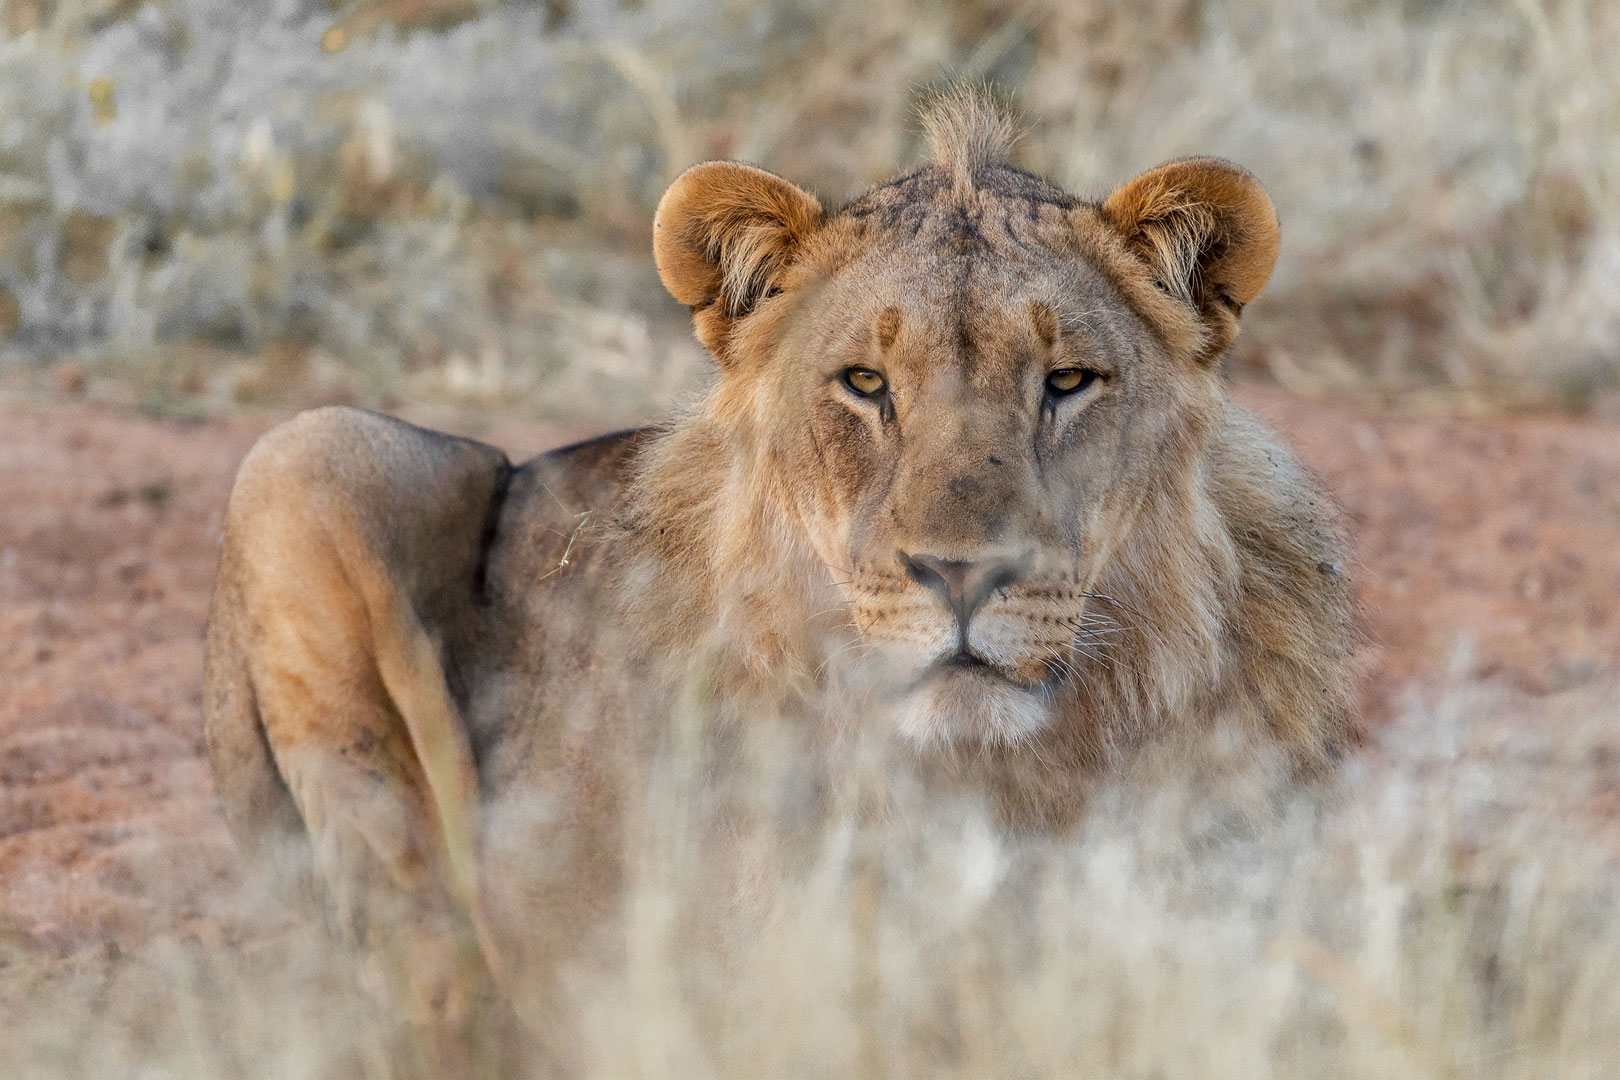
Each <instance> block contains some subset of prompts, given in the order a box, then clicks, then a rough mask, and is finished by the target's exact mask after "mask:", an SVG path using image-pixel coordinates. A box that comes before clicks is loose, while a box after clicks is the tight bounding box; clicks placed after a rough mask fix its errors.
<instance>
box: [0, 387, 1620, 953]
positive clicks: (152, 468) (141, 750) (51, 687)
mask: <svg viewBox="0 0 1620 1080" xmlns="http://www.w3.org/2000/svg"><path fill="white" fill-rule="evenodd" d="M1242 397H1243V398H1244V400H1246V401H1247V402H1248V403H1249V404H1250V405H1251V406H1252V407H1253V408H1255V409H1256V410H1257V411H1259V412H1260V414H1261V415H1262V416H1263V417H1265V418H1266V419H1267V420H1268V421H1270V422H1271V423H1273V424H1275V425H1276V426H1277V427H1279V428H1281V429H1282V430H1283V432H1284V433H1285V434H1286V435H1287V437H1288V438H1289V440H1290V441H1291V442H1292V443H1293V445H1294V446H1295V447H1297V449H1298V450H1299V452H1300V454H1301V456H1302V457H1303V458H1304V460H1305V461H1306V462H1307V463H1308V464H1309V465H1310V466H1311V467H1312V468H1313V469H1314V470H1316V471H1317V472H1318V473H1319V474H1320V475H1321V476H1323V477H1324V478H1325V479H1326V480H1327V482H1328V484H1329V485H1330V486H1331V487H1332V489H1333V490H1334V491H1335V492H1336V493H1337V495H1338V497H1339V499H1340V501H1341V502H1342V503H1343V504H1344V506H1345V508H1346V511H1347V514H1348V517H1349V521H1350V525H1351V529H1352V531H1353V533H1354V535H1355V537H1356V552H1357V560H1358V563H1359V566H1358V568H1357V575H1358V577H1359V580H1360V583H1361V588H1362V595H1363V597H1364V599H1365V604H1366V608H1367V622H1368V628H1369V631H1370V633H1371V636H1372V637H1373V639H1374V640H1375V642H1376V643H1377V644H1376V647H1375V648H1374V650H1373V651H1372V656H1371V667H1372V671H1371V674H1370V676H1369V680H1368V690H1367V705H1368V712H1369V715H1371V716H1373V717H1377V716H1380V715H1383V714H1386V713H1387V711H1388V709H1389V708H1390V707H1391V703H1392V701H1393V700H1394V696H1395V695H1396V694H1398V693H1399V692H1401V691H1402V690H1403V689H1404V688H1405V687H1407V686H1409V685H1411V684H1413V683H1414V682H1416V681H1421V680H1425V679H1433V678H1436V677H1439V676H1441V675H1443V674H1450V675H1455V674H1471V675H1477V676H1482V677H1486V678H1491V679H1496V680H1499V681H1501V682H1503V683H1505V684H1507V685H1509V686H1512V687H1514V688H1516V689H1517V690H1519V691H1522V692H1524V693H1527V694H1532V695H1533V694H1545V693H1548V692H1551V691H1557V690H1560V689H1563V688H1565V687H1568V686H1571V685H1574V684H1575V683H1578V682H1580V681H1582V680H1584V679H1587V678H1589V677H1590V676H1591V675H1592V674H1594V673H1595V672H1597V671H1599V670H1602V669H1606V668H1611V667H1612V666H1613V665H1614V662H1615V660H1616V659H1617V658H1620V428H1617V427H1615V426H1613V425H1608V426H1604V425H1599V424H1593V423H1583V422H1579V421H1574V420H1566V419H1493V420H1489V421H1485V420H1467V419H1449V418H1448V419H1424V418H1414V417H1405V416H1394V415H1384V414H1380V413H1376V412H1371V411H1364V410H1360V409H1356V408H1350V407H1345V406H1342V405H1323V404H1317V403H1313V402H1310V401H1306V400H1304V399H1301V398H1298V397H1295V396H1292V395H1289V394H1287V393H1284V392H1281V391H1276V390H1260V389H1248V390H1245V391H1244V392H1243V393H1242ZM267 423H268V421H267V420H249V419H240V418H238V419H227V420H215V421H209V422H207V423H203V424H196V423H177V422H165V421H159V420H152V419H146V418H142V417H139V416H135V415H131V414H129V413H126V412H117V411H107V410H103V409H98V408H95V407H91V406H84V405H67V406H62V405H53V406H45V405H39V404H15V403H13V404H9V405H0V945H3V944H4V943H5V941H6V940H7V939H8V938H9V939H11V940H12V941H13V942H18V941H21V942H25V943H27V944H28V945H29V946H30V947H32V948H35V949H44V950H46V951H49V952H55V953H58V954H60V953H66V952H71V951H75V950H77V949H79V948H81V947H83V946H85V945H88V944H92V943H97V942H100V943H102V946H103V947H104V948H105V947H108V946H106V945H105V943H107V942H126V943H127V942H129V941H132V940H134V939H137V938H139V937H140V936H143V935H145V934H148V933H150V932H151V930H152V929H153V928H156V927H179V926H185V925H187V924H190V923H192V922H194V921H196V920H197V917H198V916H199V915H200V913H201V911H202V906H203V898H204V897H205V895H206V894H207V893H208V891H209V890H210V889H212V888H214V887H215V886H216V885H217V884H219V883H220V882H222V881H225V880H228V879H229V878H230V877H231V876H232V875H233V874H234V873H235V872H236V867H235V856H234V853H233V849H232V847H231V843H230V840H229V838H228V836H227V835H226V833H225V830H224V827H223V825H222V823H221V822H220V819H219V817H218V815H217V813H216V811H215V809H214V804H213V794H212V791H211V788H210V783H209V777H208V771H207V767H206V764H205V763H204V760H203V757H202V754H203V748H202V735H201V719H200V712H199V710H200V697H201V695H200V685H199V684H200V681H201V669H202V627H203V618H204V615H205V612H206V607H207V602H208V593H209V588H210V585H211V582H212V577H213V572H214V559H215V552H216V547H217V540H218V533H219V524H220V518H221V513H222V509H223V507H224V503H225V496H226V493H227V491H228V490H229V487H230V480H231V474H232V471H233V469H234V467H235V464H236V462H237V461H238V460H239V459H240V457H241V456H242V454H243V453H244V452H245V451H246V449H247V447H248V445H249V444H250V443H251V442H252V440H253V438H254V436H255V435H256V434H258V432H259V431H261V430H263V428H264V427H265V426H266V425H267ZM566 434H568V435H570V436H571V435H573V434H576V433H575V432H567V433H566ZM488 437H489V438H491V440H492V441H496V442H498V443H500V444H501V445H503V446H505V447H506V448H507V449H508V450H509V451H511V452H514V453H518V454H524V453H528V452H531V451H533V450H536V449H539V448H541V447H543V446H544V445H546V444H547V443H548V442H554V441H557V438H556V436H555V435H552V436H548V433H547V432H546V431H545V430H543V429H540V428H537V427H525V426H522V425H516V424H514V425H508V426H506V427H504V428H501V429H498V430H493V431H490V432H489V433H488ZM1459 666H1461V667H1463V668H1465V670H1463V671H1459V670H1458V668H1459Z"/></svg>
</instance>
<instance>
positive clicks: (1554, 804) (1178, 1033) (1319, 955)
mask: <svg viewBox="0 0 1620 1080" xmlns="http://www.w3.org/2000/svg"><path fill="white" fill-rule="evenodd" d="M1527 708H1533V709H1534V715H1527V713H1526V711H1525V710H1526V709H1527ZM1617 720H1620V695H1617V693H1616V690H1615V687H1614V684H1612V683H1611V684H1607V685H1605V684H1604V683H1602V682H1601V681H1599V682H1595V683H1592V684H1588V686H1587V687H1586V688H1584V689H1582V690H1579V691H1575V692H1571V693H1568V694H1565V695H1563V696H1561V697H1556V698H1551V699H1540V700H1535V699H1516V698H1514V697H1511V696H1510V695H1509V694H1508V692H1506V691H1502V690H1499V689H1493V688H1490V687H1484V686H1455V687H1452V688H1450V689H1449V690H1447V691H1445V692H1443V693H1441V694H1440V695H1439V696H1438V697H1437V698H1436V699H1435V700H1431V701H1428V702H1421V701H1415V702H1413V703H1412V705H1411V706H1410V708H1409V709H1408V711H1407V714H1406V716H1405V717H1404V719H1403V720H1401V721H1400V722H1399V723H1397V724H1395V725H1393V726H1392V727H1391V728H1389V729H1388V730H1386V731H1385V732H1384V733H1383V734H1382V735H1380V736H1379V737H1378V739H1377V740H1376V743H1375V745H1373V746H1371V747H1369V748H1368V750H1367V751H1366V752H1365V753H1363V754H1362V755H1360V756H1359V757H1358V758H1357V760H1356V761H1355V762H1354V763H1352V764H1351V765H1350V766H1349V767H1348V768H1347V769H1346V770H1345V771H1344V772H1343V773H1341V775H1339V776H1338V777H1337V778H1335V779H1334V780H1333V781H1332V782H1331V783H1330V784H1329V785H1328V786H1327V787H1326V788H1325V789H1324V790H1321V791H1318V792H1315V793H1311V794H1307V795H1300V794H1298V793H1290V792H1289V791H1288V790H1287V789H1286V788H1285V787H1284V786H1282V785H1280V784H1279V782H1278V773H1277V772H1276V771H1275V770H1274V769H1272V768H1270V767H1269V765H1268V762H1267V761H1266V759H1265V757H1264V755H1258V756H1256V755H1255V754H1254V752H1253V751H1252V749H1251V748H1246V747H1245V746H1244V745H1243V743H1242V742H1241V741H1238V740H1234V741H1233V742H1231V743H1230V744H1229V745H1227V746H1226V747H1224V749H1223V750H1222V751H1221V752H1220V753H1218V754H1217V755H1216V756H1215V757H1214V759H1213V761H1212V764H1213V765H1214V766H1215V768H1214V769H1213V771H1212V770H1211V769H1207V768H1206V769H1204V770H1203V771H1201V772H1199V773H1196V774H1188V773H1187V772H1186V771H1185V770H1184V769H1181V768H1180V767H1175V766H1166V765H1165V764H1164V763H1162V762H1155V761H1152V760H1146V761H1143V762H1141V763H1138V764H1137V765H1136V766H1135V767H1134V770H1135V771H1134V775H1131V776H1129V777H1127V778H1126V779H1125V780H1124V781H1122V782H1121V783H1119V784H1117V785H1114V786H1113V787H1111V788H1109V789H1107V790H1105V791H1104V792H1103V793H1101V795H1100V796H1099V802H1098V808H1097V811H1096V813H1095V814H1094V815H1093V816H1092V817H1091V818H1090V820H1089V821H1088V822H1087V823H1086V824H1085V825H1084V826H1083V828H1082V829H1081V831H1080V832H1079V833H1078V834H1077V835H1075V836H1071V837H1065V838H1063V839H1062V840H1061V841H1056V842H1050V841H1034V840H1024V841H1016V840H1007V839H1005V838H1000V837H998V835H997V834H996V832H995V831H994V830H993V829H992V828H991V827H990V826H989V825H988V823H987V822H986V820H985V818H984V817H983V815H982V814H980V813H979V812H978V811H977V810H976V809H975V808H974V807H973V806H971V805H945V806H941V805H939V804H931V807H930V809H929V811H928V813H927V815H926V816H925V817H920V816H917V814H915V813H906V814H896V815H895V816H893V817H891V818H889V819H887V821H886V822H884V823H879V822H878V821H877V820H876V819H874V818H873V817H872V816H871V813H870V809H869V808H870V807H871V806H872V805H874V804H873V802H872V800H871V799H869V798H865V797H862V796H861V795H859V794H856V795H853V796H852V797H851V800H850V802H849V803H848V805H849V807H850V812H849V813H847V814H844V815H840V816H837V817H836V818H835V819H834V820H832V821H830V822H829V823H828V824H827V827H826V829H825V830H824V831H821V832H818V833H817V834H816V835H815V837H814V838H813V842H810V843H809V844H808V845H807V846H803V847H802V848H800V849H799V850H800V853H801V854H802V856H803V857H802V858H800V857H784V858H783V859H782V863H783V865H784V866H791V867H793V868H794V869H792V871H791V872H788V873H784V874H783V875H781V876H780V877H778V878H776V879H775V884H774V885H773V886H772V890H773V891H772V892H770V893H769V894H768V895H767V897H766V900H765V902H764V905H763V907H761V908H756V911H762V912H763V914H762V915H760V916H759V917H757V918H755V919H754V920H753V921H750V922H748V923H746V924H745V925H747V926H748V927H750V929H749V930H748V931H747V932H746V934H745V935H744V937H743V940H742V941H741V947H739V948H736V949H735V950H734V953H733V955H732V956H731V958H730V959H729V960H725V961H720V960H718V959H717V954H716V953H715V952H714V951H713V950H712V949H708V948H705V947H704V946H703V944H702V943H703V942H704V941H706V940H709V939H708V938H706V937H705V929H706V928H708V927H707V923H708V921H709V920H711V919H712V915H711V914H710V913H711V912H713V911H714V910H716V909H717V908H728V907H730V905H728V904H727V899H728V898H727V897H726V896H724V895H719V894H718V893H719V891H720V887H719V886H717V884H716V882H717V881H720V880H724V875H723V874H722V875H716V874H714V873H713V867H712V866H711V865H710V864H709V863H708V862H707V861H706V860H707V859H708V858H709V856H712V855H714V854H715V851H716V849H715V848H713V847H712V846H706V845H705V844H704V843H703V842H702V839H701V837H702V835H703V828H702V823H703V822H704V821H705V820H706V819H707V818H708V817H709V815H712V814H713V813H714V812H715V807H716V806H717V805H719V803H717V801H716V799H717V795H716V793H715V791H714V790H713V789H712V788H710V787H707V786H706V785H707V783H708V780H707V779H703V780H700V779H699V778H700V777H707V776H709V775H710V773H709V772H708V771H707V767H706V763H705V762H704V761H703V760H702V758H701V756H691V755H688V756H687V757H686V758H684V759H683V758H681V757H679V756H677V757H676V758H675V759H673V760H672V763H671V765H670V767H669V769H668V771H667V772H663V773H660V774H658V775H656V776H654V777H652V778H651V782H650V785H649V790H650V791H651V792H652V798H651V799H650V805H649V817H648V820H647V821H644V822H641V823H640V827H639V828H637V829H635V830H633V836H634V839H633V840H629V841H627V842H629V843H630V844H631V845H632V846H631V849H630V852H631V863H632V865H633V867H634V872H633V873H632V885H631V896H630V898H629V901H628V904H627V913H628V917H627V920H626V922H625V925H624V932H623V937H622V947H621V948H620V949H619V950H618V952H617V954H616V956H615V958H614V959H613V960H612V961H611V962H609V963H608V964H606V966H605V967H604V968H602V969H600V970H594V971H589V972H587V971H583V970H582V971H580V972H578V973H577V977H576V978H575V980H574V982H573V984H572V985H573V987H574V991H575V994H576V996H577V998H578V999H579V1002H580V1004H581V1008H582V1010H583V1013H584V1015H585V1017H586V1023H585V1029H584V1030H583V1031H582V1033H581V1036H580V1039H581V1044H582V1057H583V1059H584V1060H585V1061H586V1062H587V1063H588V1069H587V1074H588V1075H592V1076H601V1077H615V1076H640V1077H666V1076H667V1077H682V1078H691V1077H711V1076H712V1077H727V1076H739V1077H744V1076H746V1077H757V1076H804V1077H809V1076H827V1077H834V1076H838V1077H842V1076H851V1075H885V1076H941V1075H950V1076H963V1077H969V1076H973V1077H978V1076H983V1077H992V1076H994V1077H999V1076H1008V1075H1019V1076H1030V1077H1037V1076H1053V1077H1060V1076H1062V1077H1068V1076H1154V1077H1166V1078H1172V1077H1196V1078H1199V1080H1218V1078H1221V1077H1233V1078H1242V1080H1256V1078H1264V1077H1271V1076H1275V1077H1297V1076H1316V1077H1387V1076H1429V1077H1542V1076H1560V1077H1588V1076H1589V1077H1598V1076H1604V1075H1608V1074H1609V1073H1610V1070H1611V1068H1612V1063H1613V1061H1614V1060H1615V1059H1616V1055H1617V1054H1620V998H1617V996H1616V995H1617V990H1616V987H1617V986H1620V915H1617V912H1620V907H1617V906H1616V901H1617V900H1620V896H1617V890H1620V873H1617V866H1616V860H1615V855H1616V849H1615V847H1614V840H1615V837H1614V835H1613V831H1612V828H1607V827H1606V825H1605V821H1604V814H1603V813H1602V807H1603V806H1604V805H1606V802H1605V801H1606V800H1612V784H1613V776H1612V775H1611V773H1612V762H1613V761H1614V760H1615V757H1614V755H1615V754H1616V752H1617V750H1620V745H1617V742H1616V738H1617V737H1616V731H1620V726H1617V723H1616V721H1617ZM688 745H693V746H695V745H699V744H698V743H689V744H688ZM798 760H799V759H798V758H796V757H795V756H793V755H792V754H788V755H785V756H784V755H777V756H774V757H773V756H772V754H771V753H770V752H767V753H766V754H765V756H764V757H763V758H762V759H758V767H757V768H755V769H751V770H749V772H748V775H749V776H750V777H751V778H752V779H751V783H752V784H753V785H755V786H750V787H748V788H746V789H741V790H739V791H736V792H733V793H732V796H731V797H732V798H734V799H735V800H739V801H740V802H742V803H744V804H746V805H748V806H750V807H753V808H755V809H756V810H757V809H759V808H760V807H769V806H772V805H785V804H787V803H791V801H792V799H791V794H790V793H789V792H788V788H790V787H791V782H792V779H793V777H794V775H795V773H796V772H797V771H798V765H797V762H798ZM892 775H893V774H892V773H890V772H888V771H885V772H884V773H883V774H881V775H878V774H876V773H874V774H872V775H871V776H868V777H867V779H868V780H869V781H872V782H875V783H876V784H878V785H880V786H881V787H882V788H883V789H884V793H885V795H886V796H889V797H893V798H895V799H896V800H898V801H899V802H900V803H904V802H905V801H906V799H907V796H906V793H905V791H904V790H903V788H900V789H897V788H896V787H895V782H894V781H893V779H892ZM1150 779H1151V781H1152V782H1151V783H1149V782H1147V781H1148V780H1150ZM783 785H786V787H784V786H783ZM784 799H785V801H784ZM721 801H723V799H722V800H721ZM1256 807H1266V808H1268V809H1267V811H1266V812H1265V813H1257V812H1256ZM863 808H864V809H863ZM911 809H912V810H914V811H915V810H916V809H917V807H916V806H913V807H912V808H911ZM771 818H772V815H770V814H765V815H756V820H759V821H767V820H770V819H771ZM797 827H798V823H797V822H794V821H791V820H788V819H786V818H784V817H776V818H775V821H774V824H768V825H760V826H759V828H760V829H763V830H764V832H762V833H755V834H750V835H752V836H753V839H756V840H757V839H760V838H761V837H763V836H765V835H766V834H771V833H772V831H773V830H776V829H786V830H788V831H789V833H792V832H795V831H796V830H797ZM775 835H777V836H778V838H779V839H780V838H781V837H782V836H786V835H788V833H776V834H775ZM803 842H804V837H803V836H802V835H799V836H797V837H796V839H795V840H794V841H793V843H796V844H803ZM741 846H743V847H749V845H747V844H743V845H741ZM789 846H791V845H787V844H785V845H784V847H783V848H781V849H780V850H786V849H787V847H789ZM735 850H736V849H734V848H727V850H726V851H724V852H721V853H720V854H721V857H722V858H725V857H727V856H728V855H729V854H732V853H734V851H735ZM236 903H237V904H240V903H242V901H240V900H239V901H236ZM235 918H236V919H237V922H238V923H239V924H240V923H241V922H242V919H243V917H242V916H241V915H240V914H238V915H237V916H235ZM278 934H279V935H280V936H277V937H273V938H263V937H260V938H257V939H256V938H254V937H253V936H252V935H251V934H249V935H248V936H247V938H246V940H247V942H248V944H245V945H244V944H237V945H224V944H220V943H218V942H214V943H210V944H204V943H201V942H197V941H192V942H189V943H183V944H182V943H178V942H173V941H168V942H158V943H155V944H153V945H152V946H150V947H149V948H147V949H144V950H141V951H140V952H138V953H136V954H133V955H131V956H126V957H122V958H118V959H116V960H113V961H108V960H106V958H105V957H102V956H98V957H95V958H92V959H90V960H87V961H83V962H81V964H80V966H79V969H78V970H77V971H76V973H75V972H65V973H64V972H61V971H58V972H55V973H49V972H45V971H42V970H35V969H34V968H31V967H30V960H29V959H28V958H27V957H26V956H23V955H13V956H12V957H10V963H9V964H8V965H7V966H6V967H3V968H0V972H4V975H3V976H0V1001H4V1003H5V1008H6V1014H7V1016H8V1019H9V1021H10V1022H9V1023H8V1024H7V1025H6V1028H5V1030H4V1032H3V1033H0V1056H3V1057H4V1059H5V1060H6V1061H8V1062H9V1063H12V1064H11V1065H10V1066H9V1067H8V1073H9V1074H10V1075H17V1076H34V1075H37V1076H46V1075H49V1076H55V1077H75V1076H92V1075H94V1076H106V1075H164V1076H171V1077H191V1076H197V1077H202V1076H223V1075H232V1076H260V1075H262V1076H275V1077H305V1076H308V1077H317V1076H322V1077H324V1076H345V1077H349V1076H370V1075H380V1073H379V1070H380V1069H381V1068H382V1065H381V1061H382V1058H383V1052H384V1051H383V1047H384V1046H385V1045H386V1044H387V1043H388V1040H389V1039H390V1038H391V1035H392V1033H391V1032H390V1030H389V1028H388V1026H387V1025H385V1024H379V1023H378V1022H377V1018H376V1016H375V1014H374V1012H372V1011H371V1010H370V1007H369V1005H368V1003H367V1001H368V999H367V998H366V995H365V994H363V993H362V992H361V991H359V990H358V989H357V988H356V987H355V985H354V984H353V980H347V979H346V978H345V977H343V976H342V975H341V974H340V972H342V971H343V970H344V969H343V968H342V967H341V966H340V965H334V964H333V963H332V960H331V956H330V955H329V953H328V952H327V950H326V949H325V948H324V947H323V946H322V944H321V942H320V940H319V939H318V938H317V937H315V936H313V935H312V934H307V933H305V932H303V931H301V930H292V931H288V930H287V929H286V928H285V927H282V928H281V929H280V930H279V931H278ZM36 967H37V965H36Z"/></svg>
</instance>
